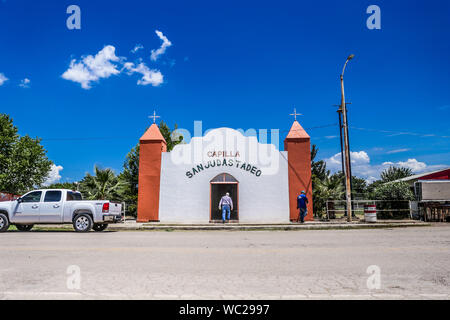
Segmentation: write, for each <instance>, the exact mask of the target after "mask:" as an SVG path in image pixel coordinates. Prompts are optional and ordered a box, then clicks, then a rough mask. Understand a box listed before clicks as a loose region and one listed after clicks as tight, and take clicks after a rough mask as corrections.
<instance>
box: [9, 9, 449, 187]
mask: <svg viewBox="0 0 450 320" xmlns="http://www.w3.org/2000/svg"><path fill="white" fill-rule="evenodd" d="M71 4H76V5H78V6H79V7H80V8H81V30H69V29H68V28H67V27H66V19H67V17H68V16H69V14H67V13H66V9H67V7H68V6H69V5H71ZM373 4H375V5H378V6H379V7H380V9H381V30H369V29H368V28H367V27H366V20H367V18H368V17H369V14H367V13H366V9H367V7H368V6H369V5H373ZM449 17H450V2H449V1H446V0H442V1H438V0H430V1H413V0H410V1H392V0H391V1H380V0H376V1H354V0H341V1H320V2H313V1H282V0H278V1H225V2H224V1H164V2H162V1H135V0H128V1H126V2H120V4H119V2H114V1H81V0H77V1H70V2H69V1H45V0H44V1H20V0H15V1H12V0H0V48H1V49H0V74H1V75H3V78H7V79H8V80H1V79H2V77H1V76H0V83H2V84H1V86H0V101H1V103H0V106H1V107H0V112H2V113H8V114H10V115H11V116H12V117H13V119H14V123H15V124H16V125H17V126H18V127H19V131H20V133H21V134H29V135H31V136H38V137H41V138H43V139H44V140H43V142H42V143H43V145H44V146H45V148H46V150H47V151H48V156H49V158H50V159H51V160H52V161H54V163H55V164H56V165H58V166H62V167H63V169H62V170H59V174H60V175H61V179H60V181H75V180H77V179H80V178H82V177H83V176H84V174H85V173H86V172H88V171H89V172H90V171H92V169H93V166H94V165H95V164H98V165H100V166H102V167H111V168H113V169H115V171H116V172H119V171H120V170H121V167H122V163H123V160H124V158H125V155H126V154H127V152H128V151H129V150H130V149H131V148H132V147H133V146H134V145H135V144H136V143H137V142H138V139H139V137H140V136H141V135H142V134H143V132H144V131H145V129H146V128H147V126H148V125H149V124H150V123H151V121H150V119H148V118H147V117H148V116H149V115H150V114H151V113H152V112H153V110H154V109H156V110H157V112H158V114H159V115H160V116H161V117H162V119H163V120H164V121H166V122H167V123H169V125H171V126H173V124H174V123H177V124H178V125H179V127H182V128H186V129H189V130H192V129H193V122H194V120H202V121H203V128H204V129H207V128H215V127H222V126H226V127H231V128H243V129H248V128H257V129H259V128H268V129H270V128H276V129H280V130H281V139H284V136H285V135H286V134H287V130H288V129H289V128H290V126H291V124H292V117H290V116H289V114H290V113H292V109H293V107H294V106H295V107H296V108H297V111H298V112H300V113H302V114H303V116H301V117H299V121H300V123H301V124H302V126H303V127H305V128H307V131H308V133H309V134H310V136H311V138H312V143H315V144H316V145H317V146H318V147H319V149H320V152H319V158H321V159H327V161H328V163H329V166H330V168H332V169H336V168H339V165H338V164H337V163H336V161H334V160H335V159H338V158H339V157H336V154H337V153H338V152H339V139H337V138H336V137H337V136H338V134H339V133H338V127H337V126H328V127H324V128H315V127H320V126H326V125H330V124H333V123H337V114H336V112H335V110H336V108H335V107H333V106H332V105H333V104H337V103H339V99H340V87H339V74H340V71H341V69H342V65H343V63H344V62H345V59H346V57H347V56H348V54H350V53H354V54H355V55H356V57H355V59H354V60H352V61H351V62H350V63H349V65H348V68H347V71H346V76H345V88H346V97H347V100H348V101H349V102H351V103H352V105H350V107H349V123H350V126H351V128H350V140H351V141H350V142H351V149H352V151H353V152H354V159H355V163H354V172H355V173H356V174H358V175H360V176H362V177H364V178H368V179H371V177H372V178H374V177H375V178H376V177H377V175H378V174H379V171H380V170H382V168H383V167H384V166H386V164H384V165H383V163H386V162H388V163H394V164H403V165H407V166H410V167H411V168H413V169H414V170H415V171H427V170H432V169H435V168H439V167H445V166H448V165H450V138H449V137H450V126H448V118H449V116H450V91H449V88H450V59H449V57H450V42H449V40H448V39H449V38H450V19H449ZM156 30H159V31H161V32H162V34H163V36H164V37H166V38H167V40H166V41H168V42H170V44H171V45H170V46H168V45H166V46H165V48H164V49H165V50H161V51H164V52H162V53H161V54H160V55H158V56H157V59H156V60H152V59H151V53H152V50H157V49H158V48H160V47H161V45H162V43H163V40H162V39H163V38H161V37H159V36H158V35H157V34H156V33H155V31H156ZM137 44H140V45H141V46H142V47H143V48H141V49H139V50H137V51H136V52H135V53H133V52H131V50H132V49H133V48H135V47H136V45H137ZM166 44H167V42H166ZM105 47H106V48H109V51H108V49H107V50H106V51H103V52H101V50H102V49H104V48H105ZM112 47H113V57H117V59H118V60H117V61H109V62H108V61H106V62H107V63H106V65H105V64H102V63H103V62H104V60H101V58H102V57H111V48H112ZM99 52H101V53H100V56H99V60H100V65H96V66H97V67H98V68H100V69H98V70H97V71H96V72H94V74H93V72H92V70H91V71H90V72H87V73H84V74H83V73H79V72H78V73H76V72H72V73H70V72H69V73H67V74H66V78H68V79H69V80H67V79H64V78H63V77H62V75H63V74H64V73H65V72H66V71H67V70H70V67H71V61H72V60H74V59H75V60H74V62H73V65H72V66H73V67H75V69H77V67H78V68H82V67H83V66H84V67H85V66H86V63H89V62H86V61H87V60H83V58H84V57H86V56H89V55H91V56H92V57H95V55H96V54H98V53H99ZM154 52H156V51H154ZM114 59H115V58H114ZM97 62H98V61H97ZM94 63H95V62H94ZM108 63H112V64H113V65H117V67H115V68H116V69H115V70H117V71H114V70H112V69H110V68H109V69H108ZM126 63H129V64H126ZM141 63H143V64H142V65H140V64H141ZM101 68H103V69H101ZM72 71H73V70H72ZM86 76H88V77H94V78H93V79H94V80H93V81H89V82H87V83H86V82H85V85H84V86H85V88H83V87H82V86H81V85H80V83H78V82H74V81H72V80H74V79H80V78H77V77H85V78H84V79H86ZM103 76H104V77H103ZM96 77H97V78H98V79H97V78H96ZM161 77H162V79H161ZM24 79H28V80H29V82H27V81H26V80H25V82H26V83H25V82H22V81H24ZM96 79H97V80H98V81H96ZM21 84H22V86H21ZM86 87H90V88H86ZM308 128H311V129H308ZM281 145H282V144H281Z"/></svg>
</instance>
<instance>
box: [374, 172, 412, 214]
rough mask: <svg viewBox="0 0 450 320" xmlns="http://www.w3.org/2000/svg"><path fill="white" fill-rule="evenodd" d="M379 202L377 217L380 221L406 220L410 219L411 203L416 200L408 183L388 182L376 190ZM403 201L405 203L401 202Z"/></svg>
mask: <svg viewBox="0 0 450 320" xmlns="http://www.w3.org/2000/svg"><path fill="white" fill-rule="evenodd" d="M373 195H374V199H375V200H384V201H381V202H377V210H378V214H377V216H378V217H379V218H380V219H399V218H400V219H404V218H408V217H409V201H408V200H414V194H413V192H412V191H411V188H410V186H409V184H408V183H406V182H403V181H402V182H388V183H384V184H380V185H379V186H378V187H376V188H375V190H374V192H373ZM399 200H403V201H399Z"/></svg>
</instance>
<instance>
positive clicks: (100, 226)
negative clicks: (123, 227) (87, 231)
mask: <svg viewBox="0 0 450 320" xmlns="http://www.w3.org/2000/svg"><path fill="white" fill-rule="evenodd" d="M107 227H108V224H107V223H104V224H97V223H96V224H94V227H93V228H92V229H94V231H103V230H105V229H106V228H107Z"/></svg>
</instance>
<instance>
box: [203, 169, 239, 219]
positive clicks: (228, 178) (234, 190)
mask: <svg viewBox="0 0 450 320" xmlns="http://www.w3.org/2000/svg"><path fill="white" fill-rule="evenodd" d="M227 192H228V193H229V194H230V197H231V200H233V210H232V211H231V215H230V220H231V221H232V222H237V221H238V220H239V182H238V181H237V180H236V179H235V178H234V177H233V176H232V175H229V174H227V173H221V174H219V175H218V176H216V177H215V178H214V179H212V180H211V200H210V221H211V222H219V221H222V210H219V202H220V199H221V198H222V197H223V196H224V195H225V194H226V193H227Z"/></svg>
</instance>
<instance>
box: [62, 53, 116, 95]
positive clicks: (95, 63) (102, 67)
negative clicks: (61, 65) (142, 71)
mask: <svg viewBox="0 0 450 320" xmlns="http://www.w3.org/2000/svg"><path fill="white" fill-rule="evenodd" d="M115 50H116V48H115V47H114V46H111V45H107V46H105V47H104V48H103V49H102V50H100V51H99V52H98V53H97V54H96V55H95V56H92V55H88V56H85V57H83V58H82V59H81V60H80V61H79V62H77V61H76V59H73V60H72V61H71V62H70V66H69V69H67V70H66V71H65V72H64V73H63V74H62V77H63V79H66V80H70V81H74V82H78V83H80V84H81V87H82V88H83V89H90V88H91V82H92V81H98V80H99V79H102V78H109V77H110V76H111V75H118V74H119V73H120V71H119V70H118V69H117V65H116V64H114V63H113V62H118V61H120V59H119V57H117V56H116V54H115Z"/></svg>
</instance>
